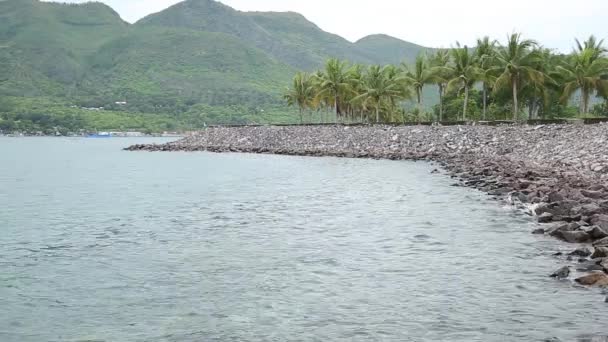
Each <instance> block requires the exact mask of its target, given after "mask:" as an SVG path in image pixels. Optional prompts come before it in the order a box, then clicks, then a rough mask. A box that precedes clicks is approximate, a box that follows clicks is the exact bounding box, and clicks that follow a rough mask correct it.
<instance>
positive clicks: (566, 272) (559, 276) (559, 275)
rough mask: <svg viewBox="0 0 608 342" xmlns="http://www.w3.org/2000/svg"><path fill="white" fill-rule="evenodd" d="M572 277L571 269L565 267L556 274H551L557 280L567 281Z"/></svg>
mask: <svg viewBox="0 0 608 342" xmlns="http://www.w3.org/2000/svg"><path fill="white" fill-rule="evenodd" d="M569 275H570V267H568V266H564V267H562V268H560V269H558V270H556V271H555V272H553V273H551V275H550V277H552V278H557V279H565V278H568V276H569Z"/></svg>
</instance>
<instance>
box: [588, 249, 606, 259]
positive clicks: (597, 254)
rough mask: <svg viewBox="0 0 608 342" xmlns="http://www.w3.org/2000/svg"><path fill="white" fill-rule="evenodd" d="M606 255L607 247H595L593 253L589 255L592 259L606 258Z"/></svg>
mask: <svg viewBox="0 0 608 342" xmlns="http://www.w3.org/2000/svg"><path fill="white" fill-rule="evenodd" d="M606 257H608V247H595V250H594V251H593V254H592V255H591V258H592V259H595V258H606Z"/></svg>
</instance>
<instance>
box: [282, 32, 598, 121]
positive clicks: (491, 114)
mask: <svg viewBox="0 0 608 342" xmlns="http://www.w3.org/2000/svg"><path fill="white" fill-rule="evenodd" d="M576 45H577V48H576V50H575V51H573V52H572V53H571V54H570V55H560V54H555V53H552V52H551V51H550V50H547V49H544V48H543V47H542V46H540V45H539V44H538V43H536V42H535V41H533V40H529V39H523V38H522V36H521V35H520V34H512V35H509V36H508V37H507V42H506V44H504V45H500V44H498V43H497V42H496V41H492V40H491V39H490V38H488V37H484V38H482V39H479V40H478V46H477V47H476V49H474V50H472V49H469V48H468V47H467V46H461V45H460V44H459V43H456V47H455V48H453V49H451V50H449V51H448V50H436V51H434V52H431V53H430V54H426V53H421V54H419V55H418V56H417V57H416V60H415V62H414V64H413V66H410V65H409V64H408V63H406V62H404V63H402V64H401V65H400V66H399V67H397V66H393V65H387V66H383V67H381V66H374V65H372V66H367V67H366V66H363V65H360V64H349V63H347V62H345V61H340V60H337V59H330V60H328V61H327V63H326V66H325V70H321V71H317V72H316V73H314V74H312V75H309V74H307V73H302V72H300V73H298V74H296V77H295V79H294V86H293V87H292V88H291V89H290V90H288V94H289V95H287V96H286V98H287V99H288V103H289V104H290V105H294V106H298V107H299V108H300V111H301V112H302V111H319V110H322V109H323V108H326V109H327V110H333V111H334V112H335V120H336V121H341V120H346V121H350V122H399V121H402V120H403V121H405V120H406V119H412V120H434V121H442V120H451V121H458V120H480V119H483V120H486V119H491V120H504V119H508V118H509V116H508V115H509V114H508V113H509V112H511V113H512V114H511V119H513V120H521V119H537V118H543V119H548V118H568V117H574V116H577V115H578V116H579V117H590V116H591V115H597V116H608V58H607V57H606V52H607V50H606V49H605V48H604V47H603V41H599V42H598V41H597V40H596V39H595V37H593V36H591V37H590V38H589V39H588V40H587V41H585V42H584V43H580V42H579V41H578V40H577V41H576ZM301 80H305V82H300V81H301ZM296 81H297V82H296ZM430 85H434V86H436V87H437V88H438V89H439V104H438V105H435V106H434V110H433V113H425V112H424V109H425V108H424V106H423V91H424V89H425V87H426V86H430ZM592 98H593V99H596V101H599V100H603V103H602V104H599V103H598V104H596V105H595V106H593V108H592V110H591V113H590V105H589V104H590V102H591V99H592ZM294 99H297V100H294ZM404 100H409V101H410V102H415V104H416V107H415V109H413V110H412V109H411V107H408V106H407V103H406V101H404ZM576 101H578V102H579V103H580V105H579V109H578V113H577V110H576V108H575V107H572V106H570V105H571V104H572V103H573V102H576ZM352 113H358V114H359V115H357V116H353V115H352Z"/></svg>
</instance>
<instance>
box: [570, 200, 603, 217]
mask: <svg viewBox="0 0 608 342" xmlns="http://www.w3.org/2000/svg"><path fill="white" fill-rule="evenodd" d="M573 211H575V212H576V213H577V214H580V215H581V216H593V215H597V214H599V213H601V211H602V208H600V206H598V205H597V204H595V203H590V204H584V205H582V206H580V207H576V208H574V209H573Z"/></svg>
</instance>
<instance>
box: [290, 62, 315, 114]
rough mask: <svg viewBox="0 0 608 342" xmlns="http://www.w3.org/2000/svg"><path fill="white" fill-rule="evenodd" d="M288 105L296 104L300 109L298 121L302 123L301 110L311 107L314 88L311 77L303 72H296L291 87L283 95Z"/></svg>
mask: <svg viewBox="0 0 608 342" xmlns="http://www.w3.org/2000/svg"><path fill="white" fill-rule="evenodd" d="M283 97H284V98H285V100H287V104H288V105H290V106H298V109H299V111H300V123H304V118H303V112H304V110H306V109H307V108H312V107H313V102H314V98H315V89H314V87H313V83H312V78H311V77H310V75H309V74H307V73H305V72H298V73H297V74H296V75H295V76H294V78H293V83H292V86H291V88H289V89H288V90H287V92H286V93H285V95H284V96H283Z"/></svg>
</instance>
